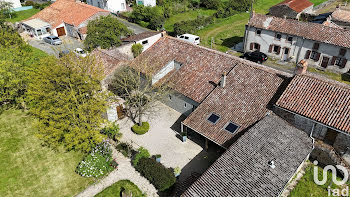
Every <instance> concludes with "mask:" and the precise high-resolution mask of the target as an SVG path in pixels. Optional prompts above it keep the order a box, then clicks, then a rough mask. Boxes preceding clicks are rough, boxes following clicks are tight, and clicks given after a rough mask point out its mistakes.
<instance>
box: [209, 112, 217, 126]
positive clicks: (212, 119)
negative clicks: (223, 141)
mask: <svg viewBox="0 0 350 197" xmlns="http://www.w3.org/2000/svg"><path fill="white" fill-rule="evenodd" d="M219 119H220V116H219V115H216V114H214V113H211V114H210V115H209V117H208V119H207V120H208V121H209V122H211V123H213V124H215V123H217V122H218V121H219Z"/></svg>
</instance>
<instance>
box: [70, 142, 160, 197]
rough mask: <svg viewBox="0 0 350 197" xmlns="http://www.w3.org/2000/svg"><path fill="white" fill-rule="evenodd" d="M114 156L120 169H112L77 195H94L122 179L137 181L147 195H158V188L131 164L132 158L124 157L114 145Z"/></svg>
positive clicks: (87, 196) (86, 196)
mask: <svg viewBox="0 0 350 197" xmlns="http://www.w3.org/2000/svg"><path fill="white" fill-rule="evenodd" d="M113 158H115V159H116V160H117V162H118V164H119V166H118V169H116V170H114V171H112V172H111V173H110V174H109V175H108V176H107V177H105V178H103V179H101V180H100V181H98V182H97V183H95V184H93V185H90V186H89V187H88V188H86V189H85V190H84V191H82V192H81V193H80V194H78V195H77V196H76V197H93V196H95V195H96V194H98V193H100V192H101V191H103V190H104V189H105V188H107V187H109V186H111V185H112V184H113V183H116V182H118V181H120V180H125V179H127V180H130V181H131V182H133V183H135V185H137V186H138V187H139V188H140V190H141V191H142V192H143V193H146V195H147V196H152V197H153V196H158V194H157V190H156V188H155V187H154V186H153V185H152V184H151V183H150V182H149V181H148V180H147V179H145V178H144V177H142V176H141V175H140V173H138V172H137V171H136V170H135V168H134V167H133V166H132V165H131V162H130V159H129V158H126V157H124V156H123V155H122V154H121V153H119V152H118V151H117V150H115V149H114V147H113Z"/></svg>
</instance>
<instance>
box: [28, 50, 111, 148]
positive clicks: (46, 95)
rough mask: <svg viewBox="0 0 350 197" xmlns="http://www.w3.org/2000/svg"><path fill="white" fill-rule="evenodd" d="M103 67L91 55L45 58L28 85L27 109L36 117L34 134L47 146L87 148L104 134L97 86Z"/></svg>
mask: <svg viewBox="0 0 350 197" xmlns="http://www.w3.org/2000/svg"><path fill="white" fill-rule="evenodd" d="M103 76H104V75H103V67H102V65H100V64H98V63H97V61H96V60H95V58H94V57H91V56H87V57H85V58H81V57H77V56H75V55H74V54H68V55H66V56H64V57H63V58H61V59H56V58H53V57H49V58H45V59H43V60H42V61H40V63H39V68H38V70H37V72H36V73H35V74H33V76H32V78H33V80H32V82H31V83H30V84H29V88H28V100H29V101H30V104H31V105H30V107H31V109H30V112H31V114H33V115H34V116H35V117H36V118H37V120H38V121H37V127H38V135H37V136H38V137H39V138H40V139H42V140H43V141H44V143H45V144H46V145H48V146H50V147H53V148H57V147H58V146H60V145H63V146H64V147H65V148H66V149H67V150H79V151H83V152H89V151H90V150H91V148H92V147H95V146H96V144H98V143H100V142H101V141H102V140H103V139H104V138H105V135H103V134H101V133H100V126H101V124H102V123H103V119H102V116H101V115H102V113H104V112H105V108H106V103H105V94H104V93H103V92H102V90H101V85H100V81H101V80H102V79H103Z"/></svg>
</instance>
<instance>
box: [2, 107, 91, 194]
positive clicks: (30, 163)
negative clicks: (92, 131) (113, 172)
mask: <svg viewBox="0 0 350 197" xmlns="http://www.w3.org/2000/svg"><path fill="white" fill-rule="evenodd" d="M32 124H33V119H32V118H31V117H29V116H28V115H26V114H25V113H23V112H22V111H19V110H7V111H4V112H3V113H2V114H0V163H1V165H0V196H7V197H10V196H36V197H40V196H43V197H47V196H55V197H58V196H74V195H75V194H77V193H79V192H80V191H82V190H83V189H85V188H86V187H87V186H88V185H90V184H91V183H92V182H93V179H89V178H83V177H81V176H79V175H78V174H76V173H75V172H74V171H75V168H76V166H77V164H78V163H79V162H80V161H81V159H82V157H83V155H82V154H80V153H76V152H69V153H64V152H55V151H53V150H51V149H49V148H47V147H43V146H42V145H41V142H40V141H39V139H37V138H36V137H35V136H34V135H35V132H36V130H35V129H34V128H33V126H32Z"/></svg>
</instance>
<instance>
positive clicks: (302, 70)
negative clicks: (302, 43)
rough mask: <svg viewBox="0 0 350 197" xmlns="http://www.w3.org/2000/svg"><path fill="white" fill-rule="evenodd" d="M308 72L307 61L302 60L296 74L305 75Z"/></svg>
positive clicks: (295, 71) (296, 68)
mask: <svg viewBox="0 0 350 197" xmlns="http://www.w3.org/2000/svg"><path fill="white" fill-rule="evenodd" d="M306 71H307V61H306V60H300V62H299V63H298V64H297V65H296V67H295V70H294V74H295V75H303V74H305V73H306Z"/></svg>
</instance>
